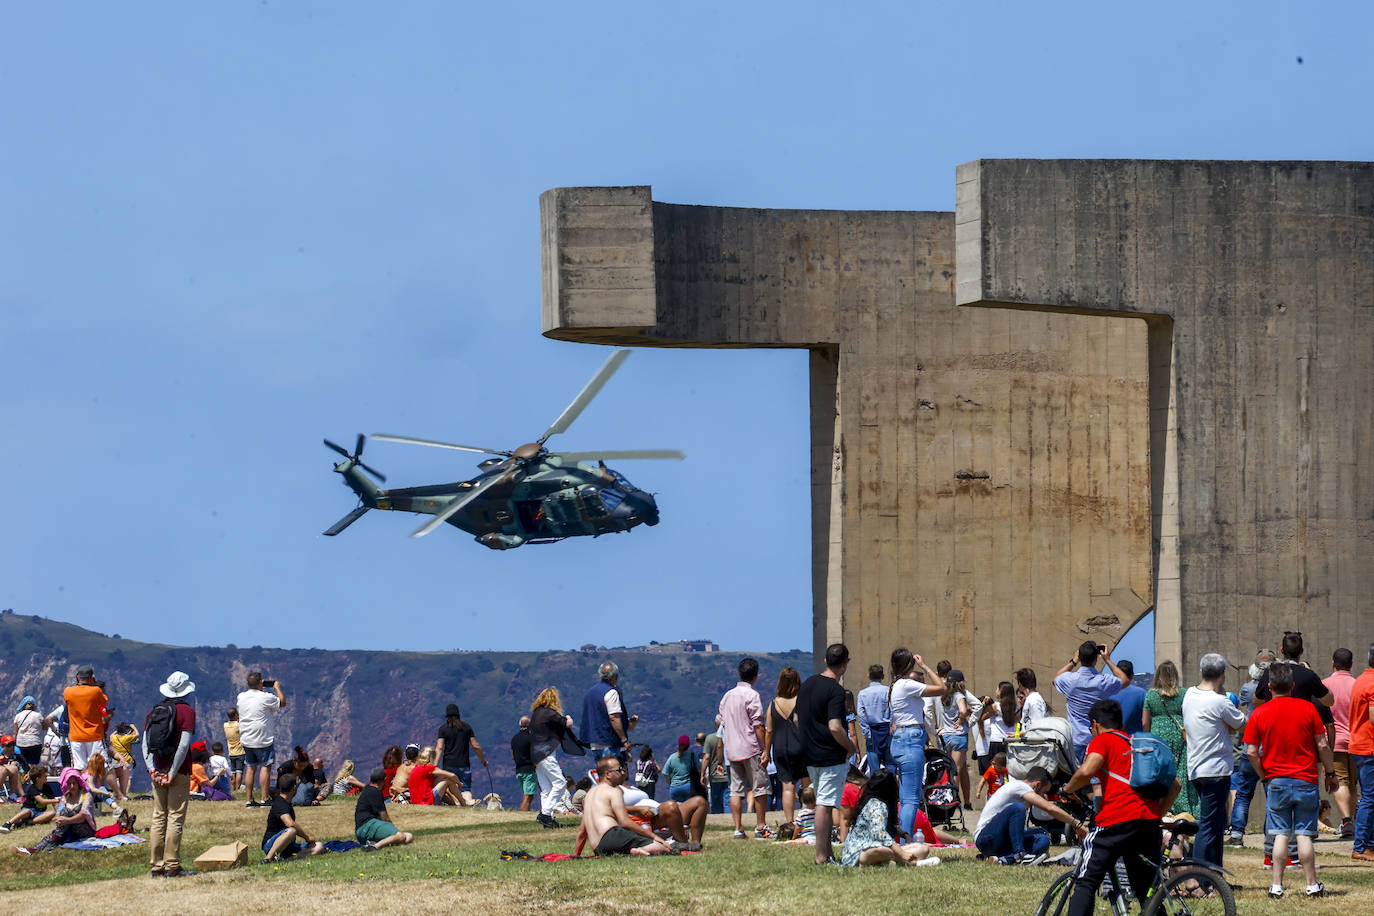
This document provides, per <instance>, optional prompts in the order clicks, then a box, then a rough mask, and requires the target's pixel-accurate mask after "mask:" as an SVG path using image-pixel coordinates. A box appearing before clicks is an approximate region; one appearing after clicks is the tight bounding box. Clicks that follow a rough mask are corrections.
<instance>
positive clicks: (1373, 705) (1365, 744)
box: [1350, 645, 1374, 862]
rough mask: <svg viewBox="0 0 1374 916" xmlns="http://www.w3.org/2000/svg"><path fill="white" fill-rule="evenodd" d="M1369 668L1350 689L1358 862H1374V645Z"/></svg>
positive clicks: (1351, 758) (1355, 854) (1351, 747)
mask: <svg viewBox="0 0 1374 916" xmlns="http://www.w3.org/2000/svg"><path fill="white" fill-rule="evenodd" d="M1367 661H1368V666H1367V667H1366V668H1365V669H1364V673H1363V674H1361V675H1360V676H1359V677H1357V678H1356V679H1355V686H1354V687H1352V688H1351V689H1350V762H1351V764H1352V765H1353V767H1352V768H1353V769H1354V770H1355V772H1356V773H1358V774H1359V777H1360V806H1359V808H1358V809H1356V811H1355V851H1354V852H1353V853H1352V854H1351V858H1352V859H1355V860H1356V861H1362V862H1374V645H1371V646H1370V647H1369V655H1368V658H1367Z"/></svg>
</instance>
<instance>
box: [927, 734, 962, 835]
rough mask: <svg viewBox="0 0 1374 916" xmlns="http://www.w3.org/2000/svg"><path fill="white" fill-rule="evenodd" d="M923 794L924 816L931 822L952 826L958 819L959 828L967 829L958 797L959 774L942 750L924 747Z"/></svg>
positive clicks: (937, 824)
mask: <svg viewBox="0 0 1374 916" xmlns="http://www.w3.org/2000/svg"><path fill="white" fill-rule="evenodd" d="M923 795H924V798H925V803H926V817H928V818H930V822H931V824H934V825H936V826H939V825H941V824H945V825H947V826H950V827H953V826H954V823H955V821H958V824H959V829H960V830H967V829H968V828H966V827H965V826H964V806H963V804H962V803H961V800H960V798H959V774H958V772H957V771H956V770H955V769H954V761H953V760H952V759H951V758H950V756H949V755H948V754H946V753H945V752H944V751H941V750H938V749H936V748H933V747H928V748H926V778H925V788H924V791H923Z"/></svg>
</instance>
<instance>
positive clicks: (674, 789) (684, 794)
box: [668, 782, 692, 802]
mask: <svg viewBox="0 0 1374 916" xmlns="http://www.w3.org/2000/svg"><path fill="white" fill-rule="evenodd" d="M691 797H692V784H691V783H690V782H684V783H683V784H682V785H680V786H669V787H668V798H669V799H671V800H672V801H675V802H685V801H686V800H687V799H689V798H691Z"/></svg>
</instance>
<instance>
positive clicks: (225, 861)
mask: <svg viewBox="0 0 1374 916" xmlns="http://www.w3.org/2000/svg"><path fill="white" fill-rule="evenodd" d="M247 864H248V846H247V845H246V844H244V843H240V842H239V841H238V840H235V841H234V842H232V843H226V844H224V845H223V846H211V847H210V848H209V849H207V850H205V851H204V852H202V853H201V854H200V856H199V857H198V858H197V859H196V871H221V870H223V869H226V868H233V867H234V866H236V865H247Z"/></svg>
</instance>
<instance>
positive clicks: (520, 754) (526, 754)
mask: <svg viewBox="0 0 1374 916" xmlns="http://www.w3.org/2000/svg"><path fill="white" fill-rule="evenodd" d="M533 751H534V742H533V741H532V740H531V739H530V717H529V716H521V717H520V731H518V732H516V733H515V737H514V738H512V739H510V759H511V760H512V761H514V763H515V779H516V781H517V782H519V783H520V794H521V795H522V796H523V798H522V799H521V800H520V810H521V811H529V810H530V809H531V808H532V807H533V805H534V797H535V796H536V795H538V794H539V779H538V777H537V776H536V775H535V772H534V753H533Z"/></svg>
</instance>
